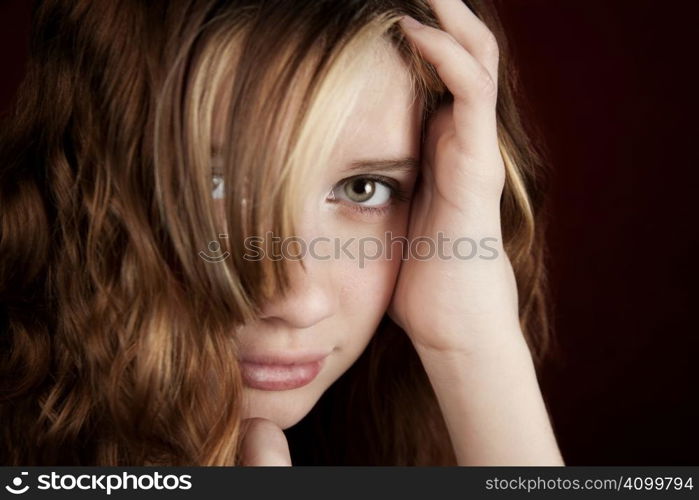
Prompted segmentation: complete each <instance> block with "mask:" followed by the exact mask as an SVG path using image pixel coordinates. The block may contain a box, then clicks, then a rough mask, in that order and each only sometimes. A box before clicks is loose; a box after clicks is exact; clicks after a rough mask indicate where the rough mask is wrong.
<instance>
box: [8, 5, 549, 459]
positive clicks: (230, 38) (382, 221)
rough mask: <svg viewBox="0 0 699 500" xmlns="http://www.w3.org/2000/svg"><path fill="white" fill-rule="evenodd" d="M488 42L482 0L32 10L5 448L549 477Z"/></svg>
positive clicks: (532, 180) (503, 117) (502, 99)
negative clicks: (532, 467)
mask: <svg viewBox="0 0 699 500" xmlns="http://www.w3.org/2000/svg"><path fill="white" fill-rule="evenodd" d="M493 33H495V34H496V35H497V37H496V36H495V35H494V34H493ZM498 42H499V44H500V48H499V47H498ZM504 48H505V45H504V38H503V37H502V34H501V30H500V28H499V24H498V21H497V16H496V13H495V11H494V9H493V7H492V6H491V3H490V2H485V1H480V0H479V1H475V0H472V1H470V2H468V6H467V5H466V4H464V3H463V2H462V1H461V0H430V1H429V2H427V1H425V0H343V1H335V0H293V1H292V0H288V1H286V0H276V1H273V0H169V1H148V2H146V1H118V2H115V1H113V0H44V1H42V2H40V3H39V5H38V7H37V10H36V11H35V13H34V31H33V38H32V46H31V52H32V57H31V61H30V64H29V68H28V74H27V77H26V81H25V82H24V84H23V86H22V88H21V90H20V93H19V96H18V101H17V106H16V112H15V115H14V116H13V117H11V119H10V120H9V121H8V124H7V126H6V130H5V131H4V132H3V137H2V150H1V152H0V223H1V224H0V231H1V233H0V301H1V304H2V313H3V315H2V322H3V328H2V337H1V341H2V344H3V347H2V350H1V351H0V352H1V356H2V357H1V358H0V381H1V384H2V386H1V391H2V392H1V393H0V419H1V421H2V422H3V426H2V442H3V446H2V449H1V450H0V457H1V462H2V463H3V464H5V465H71V464H81V465H90V464H94V465H160V464H162V465H234V464H242V465H290V464H294V465H300V464H332V465H342V464H353V465H374V464H375V465H454V464H459V465H471V464H474V465H492V464H502V465H524V464H536V465H543V464H546V465H557V464H561V463H562V460H561V456H560V453H559V451H558V448H557V445H556V441H555V439H554V436H553V432H552V429H551V426H550V423H549V419H548V416H547V412H546V409H545V405H544V403H543V400H542V396H541V393H540V390H539V387H538V384H537V379H536V374H535V370H534V360H536V359H539V357H540V355H541V354H542V353H543V351H544V348H545V345H546V338H547V322H546V318H545V313H544V311H545V307H544V292H543V269H542V241H541V236H542V234H541V229H540V225H538V224H535V221H536V220H537V218H538V213H539V207H540V204H541V200H540V196H539V195H538V190H537V185H538V181H537V179H538V173H537V168H538V165H539V162H538V160H537V156H536V155H535V153H534V149H533V148H532V147H531V145H530V144H529V142H528V140H527V137H526V135H525V133H524V131H523V128H522V126H521V124H520V121H519V118H518V111H517V107H516V103H515V100H514V83H513V82H514V79H513V78H512V72H511V71H510V68H509V67H508V66H506V57H505V54H504V53H503V55H502V56H500V54H499V53H500V52H504V50H503V49H504ZM367 243H371V245H368V244H367ZM396 243H399V244H396ZM399 247H401V248H399Z"/></svg>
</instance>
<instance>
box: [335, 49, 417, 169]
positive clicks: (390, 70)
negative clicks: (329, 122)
mask: <svg viewBox="0 0 699 500" xmlns="http://www.w3.org/2000/svg"><path fill="white" fill-rule="evenodd" d="M355 85H358V86H359V87H358V89H359V90H358V98H357V101H356V102H355V104H354V106H353V109H352V112H351V113H350V115H349V117H348V120H347V123H346V125H345V127H344V128H343V130H342V133H341V135H340V137H339V141H338V144H337V147H336V152H337V154H338V155H340V156H342V157H345V158H348V157H351V159H361V158H363V157H368V158H392V157H402V156H406V155H409V154H416V145H417V144H416V143H417V140H418V138H419V135H420V116H421V111H422V107H421V103H420V102H419V101H418V100H415V99H414V97H413V91H412V85H411V75H410V72H409V69H408V66H407V65H406V64H405V62H404V61H403V60H402V59H401V57H400V55H399V54H398V52H397V50H396V49H395V48H393V47H392V46H390V45H389V44H388V43H382V44H377V47H376V50H375V51H374V52H373V53H372V57H371V58H370V59H369V61H368V63H367V64H366V65H364V66H363V69H362V71H361V74H360V75H357V79H356V81H355Z"/></svg>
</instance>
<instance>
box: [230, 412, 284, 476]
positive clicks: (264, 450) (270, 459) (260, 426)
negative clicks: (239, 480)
mask: <svg viewBox="0 0 699 500" xmlns="http://www.w3.org/2000/svg"><path fill="white" fill-rule="evenodd" d="M243 426H244V435H243V442H242V444H241V462H242V463H241V465H243V466H247V467H256V466H290V465H291V455H290V454H289V444H288V443H287V441H286V436H285V435H284V432H283V431H282V429H281V428H280V427H279V426H278V425H277V424H275V423H274V422H272V421H271V420H267V419H264V418H249V419H246V420H244V421H243Z"/></svg>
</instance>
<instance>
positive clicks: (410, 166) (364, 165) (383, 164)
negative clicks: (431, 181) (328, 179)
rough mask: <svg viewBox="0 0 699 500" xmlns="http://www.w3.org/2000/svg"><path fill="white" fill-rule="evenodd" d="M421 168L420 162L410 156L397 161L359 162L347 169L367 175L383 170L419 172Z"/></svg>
mask: <svg viewBox="0 0 699 500" xmlns="http://www.w3.org/2000/svg"><path fill="white" fill-rule="evenodd" d="M419 167H420V162H419V161H418V160H417V159H416V158H414V157H412V156H408V157H405V158H397V159H368V160H357V161H354V162H352V163H350V164H349V166H348V167H347V168H346V169H345V170H348V171H350V172H357V173H367V172H372V171H374V170H382V171H387V172H392V171H405V172H410V171H413V170H417V169H418V168H419Z"/></svg>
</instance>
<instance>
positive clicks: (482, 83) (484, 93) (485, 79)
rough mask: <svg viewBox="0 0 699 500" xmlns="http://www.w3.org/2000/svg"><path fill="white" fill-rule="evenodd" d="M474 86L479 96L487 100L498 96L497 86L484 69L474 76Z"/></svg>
mask: <svg viewBox="0 0 699 500" xmlns="http://www.w3.org/2000/svg"><path fill="white" fill-rule="evenodd" d="M476 84H477V91H478V93H479V96H481V97H485V98H488V99H492V98H495V97H496V96H497V94H498V86H497V84H496V83H495V81H494V80H493V78H492V77H491V76H490V73H488V71H486V70H485V69H484V68H483V69H481V70H480V71H478V72H477V74H476Z"/></svg>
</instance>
